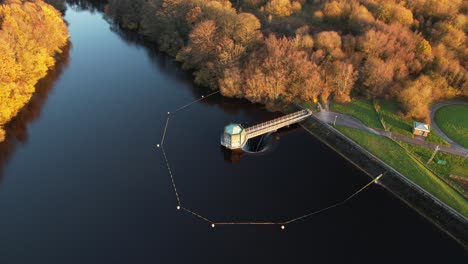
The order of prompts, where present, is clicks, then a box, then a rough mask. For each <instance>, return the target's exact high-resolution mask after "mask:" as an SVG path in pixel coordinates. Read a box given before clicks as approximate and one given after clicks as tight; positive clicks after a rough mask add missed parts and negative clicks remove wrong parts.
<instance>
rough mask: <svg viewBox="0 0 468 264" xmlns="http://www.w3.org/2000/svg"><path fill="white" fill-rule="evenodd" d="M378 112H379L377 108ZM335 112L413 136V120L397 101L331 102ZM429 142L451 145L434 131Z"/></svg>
mask: <svg viewBox="0 0 468 264" xmlns="http://www.w3.org/2000/svg"><path fill="white" fill-rule="evenodd" d="M376 108H377V110H378V112H377V110H376ZM330 110H331V111H333V112H338V113H343V114H348V115H352V116H354V117H355V118H357V119H359V120H361V121H362V122H363V123H364V124H365V125H367V126H368V127H371V128H376V129H382V130H387V131H391V132H392V133H396V134H400V135H403V136H407V137H413V133H412V129H413V120H410V119H407V118H404V117H402V116H401V114H400V113H399V111H398V106H397V104H396V102H392V101H379V102H378V103H377V107H375V106H374V104H373V103H372V102H370V101H368V100H365V99H356V100H353V101H352V102H350V103H345V104H343V103H336V102H332V103H330ZM426 140H427V141H428V142H432V143H435V144H440V145H444V146H450V144H449V143H448V142H447V141H445V140H444V139H443V138H442V137H440V136H439V135H438V134H437V133H435V132H434V131H431V132H430V133H429V136H428V137H427V139H426Z"/></svg>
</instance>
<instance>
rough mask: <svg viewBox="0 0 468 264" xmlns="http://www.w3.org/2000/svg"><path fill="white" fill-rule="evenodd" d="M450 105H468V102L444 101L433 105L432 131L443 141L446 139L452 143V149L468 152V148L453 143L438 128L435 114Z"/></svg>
mask: <svg viewBox="0 0 468 264" xmlns="http://www.w3.org/2000/svg"><path fill="white" fill-rule="evenodd" d="M449 105H468V102H467V101H442V102H439V103H435V104H433V105H432V106H431V113H430V115H431V126H432V129H434V130H435V131H436V132H437V133H438V134H439V135H440V136H441V137H442V138H443V139H445V140H446V141H447V142H448V143H450V145H451V146H452V148H457V149H460V150H463V151H464V152H468V149H467V148H465V147H463V146H462V145H460V144H459V143H457V142H455V141H453V140H452V139H451V138H449V137H448V136H447V135H445V133H444V132H443V131H442V129H440V128H439V127H438V126H437V123H436V121H435V113H436V112H437V110H439V109H440V108H442V107H444V106H449Z"/></svg>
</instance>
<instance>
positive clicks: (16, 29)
mask: <svg viewBox="0 0 468 264" xmlns="http://www.w3.org/2000/svg"><path fill="white" fill-rule="evenodd" d="M0 2H1V3H2V4H0V142H1V141H2V140H3V139H4V136H5V134H4V133H5V132H4V130H3V129H2V126H3V125H4V124H5V123H6V122H8V121H10V120H11V119H12V118H13V117H15V116H16V114H17V113H18V111H19V110H20V109H21V108H22V107H23V106H24V105H25V104H26V103H27V102H28V101H29V100H30V99H31V97H32V95H33V93H34V91H35V84H36V83H37V81H38V80H39V79H41V78H42V77H44V76H45V75H46V74H47V71H48V69H49V68H50V67H52V66H53V65H54V64H55V59H54V55H55V54H56V53H59V52H61V48H62V47H64V46H65V45H66V43H67V40H68V33H67V27H66V24H65V22H64V21H63V19H62V15H61V13H60V12H59V11H57V10H56V9H55V8H54V7H52V6H51V5H49V4H46V3H44V2H43V1H41V0H32V1H21V0H6V1H0Z"/></svg>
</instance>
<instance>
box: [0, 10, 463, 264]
mask: <svg viewBox="0 0 468 264" xmlns="http://www.w3.org/2000/svg"><path fill="white" fill-rule="evenodd" d="M66 20H67V21H68V23H69V32H70V35H71V40H70V42H71V45H70V47H68V48H67V49H65V51H64V53H63V54H62V55H61V56H60V62H59V63H58V65H57V69H55V70H54V71H52V72H51V73H50V74H49V75H48V76H47V77H46V78H45V79H44V80H42V81H41V82H40V83H39V84H38V93H37V95H36V96H35V98H34V100H33V101H32V103H31V104H30V105H29V106H28V107H27V108H26V109H25V110H24V111H22V113H21V114H20V115H19V116H18V118H17V120H15V121H14V122H12V123H11V124H10V125H9V127H8V131H9V138H8V140H7V142H5V143H2V144H0V263H2V264H10V263H49V264H50V263H263V262H268V263H299V262H301V263H302V262H307V263H332V262H333V263H344V262H347V263H375V262H380V263H396V262H400V263H409V262H411V261H413V262H414V263H462V262H463V260H464V259H466V257H467V254H466V252H465V250H464V249H463V247H461V246H460V245H459V244H457V243H456V242H455V241H454V240H452V239H451V238H450V237H449V236H447V235H446V234H445V233H443V232H442V231H441V230H439V229H438V228H436V227H435V226H434V225H432V224H431V223H430V222H429V221H428V220H426V219H425V218H423V217H422V216H420V215H419V214H417V213H416V212H415V211H414V210H413V209H411V208H410V207H408V206H407V205H405V204H404V203H402V202H401V201H400V200H399V199H398V198H396V197H394V196H393V195H392V194H390V193H389V192H388V191H386V190H385V189H384V188H382V187H380V186H379V185H376V184H374V185H372V186H371V187H370V188H368V189H366V190H365V191H364V192H362V193H360V194H359V195H357V196H356V198H354V199H353V200H351V201H350V202H349V203H347V204H346V205H344V206H342V207H338V208H335V209H333V210H329V211H326V212H324V213H322V214H317V215H314V216H312V217H309V218H306V219H303V220H301V221H297V222H295V223H294V224H291V225H288V226H287V227H286V229H285V230H281V229H280V228H279V227H278V226H275V225H273V226H270V225H265V226H249V225H247V226H216V227H215V228H212V227H211V226H210V225H209V224H208V223H207V222H205V221H203V220H201V219H199V218H197V217H194V216H193V215H191V214H189V213H186V212H183V211H182V210H176V206H177V201H176V198H175V195H174V190H173V187H172V182H171V178H170V176H169V174H168V170H167V168H166V163H165V161H164V158H163V155H162V153H161V150H160V149H158V148H156V144H158V143H160V141H161V137H162V134H163V130H164V126H165V122H166V116H167V112H168V111H173V110H175V109H177V108H178V107H180V106H182V105H185V104H187V103H189V102H191V101H193V100H196V99H198V98H200V97H201V96H202V95H206V94H208V93H209V92H210V91H207V90H204V89H202V88H199V87H196V86H195V85H194V84H193V83H192V81H191V76H190V74H188V73H185V72H183V71H181V70H180V68H179V66H178V65H177V64H176V63H174V62H173V61H172V59H171V58H169V57H167V56H165V55H163V54H160V53H158V52H157V50H156V49H155V48H154V47H150V46H149V45H145V44H144V43H143V42H142V41H140V40H138V38H136V37H134V36H132V35H129V34H126V33H123V32H119V30H116V29H115V28H114V27H113V26H111V25H110V24H109V23H108V22H106V21H105V20H104V19H103V15H102V14H101V13H99V12H91V11H87V10H80V9H78V8H76V7H69V8H68V10H67V12H66ZM278 115H280V113H275V112H269V111H267V109H265V107H264V106H261V105H257V104H251V103H249V102H247V101H243V100H237V99H227V98H222V97H220V96H219V95H214V96H211V97H209V98H207V99H206V100H203V101H201V102H198V103H195V104H193V105H191V106H190V107H187V108H185V109H184V110H182V111H179V112H178V113H177V114H175V115H173V116H172V117H171V120H170V124H169V126H168V128H167V134H166V140H165V143H164V144H165V150H166V154H167V157H168V160H169V162H170V166H171V169H172V173H173V175H174V180H175V183H176V185H177V190H178V193H179V195H180V199H181V201H182V203H183V205H184V206H185V207H187V208H190V209H191V210H193V211H196V212H197V213H199V214H202V215H203V216H205V217H207V218H210V219H214V220H216V221H218V222H229V221H266V222H268V221H283V220H288V219H291V218H294V217H297V216H300V215H303V214H305V213H308V212H310V211H314V210H316V209H320V208H323V207H326V206H328V205H330V204H333V203H335V202H338V201H341V200H343V199H344V198H345V197H347V196H349V195H350V194H352V193H353V192H354V191H356V190H358V189H359V188H361V187H362V186H364V185H365V184H366V183H368V182H369V181H370V178H369V177H368V176H366V175H365V174H364V173H363V172H361V171H360V170H358V169H357V168H355V167H354V166H353V165H352V164H350V163H349V162H347V161H346V160H345V159H344V158H342V157H341V156H339V155H338V154H336V153H335V152H334V151H332V150H331V149H329V148H328V147H327V146H326V145H324V144H323V143H321V142H320V141H318V140H317V139H315V138H314V137H312V136H310V135H309V134H307V133H306V132H305V131H304V130H302V129H301V128H300V127H297V126H292V127H290V128H289V129H285V130H281V131H280V132H278V133H275V134H273V135H271V137H270V138H269V141H271V142H272V145H271V147H270V148H269V149H268V151H265V152H263V153H244V154H243V155H232V154H231V153H229V152H226V151H225V150H223V149H222V148H221V147H220V144H219V136H220V133H221V132H222V128H223V126H224V125H226V124H228V123H229V122H236V123H242V124H255V123H259V122H262V121H265V120H268V119H271V118H274V117H276V116H278Z"/></svg>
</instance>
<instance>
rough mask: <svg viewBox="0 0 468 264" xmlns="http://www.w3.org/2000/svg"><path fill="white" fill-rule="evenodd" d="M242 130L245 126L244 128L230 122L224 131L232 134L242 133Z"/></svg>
mask: <svg viewBox="0 0 468 264" xmlns="http://www.w3.org/2000/svg"><path fill="white" fill-rule="evenodd" d="M242 130H244V128H242V126H240V125H238V124H229V125H227V126H225V127H224V133H226V134H230V135H237V134H240V133H241V132H242Z"/></svg>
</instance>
